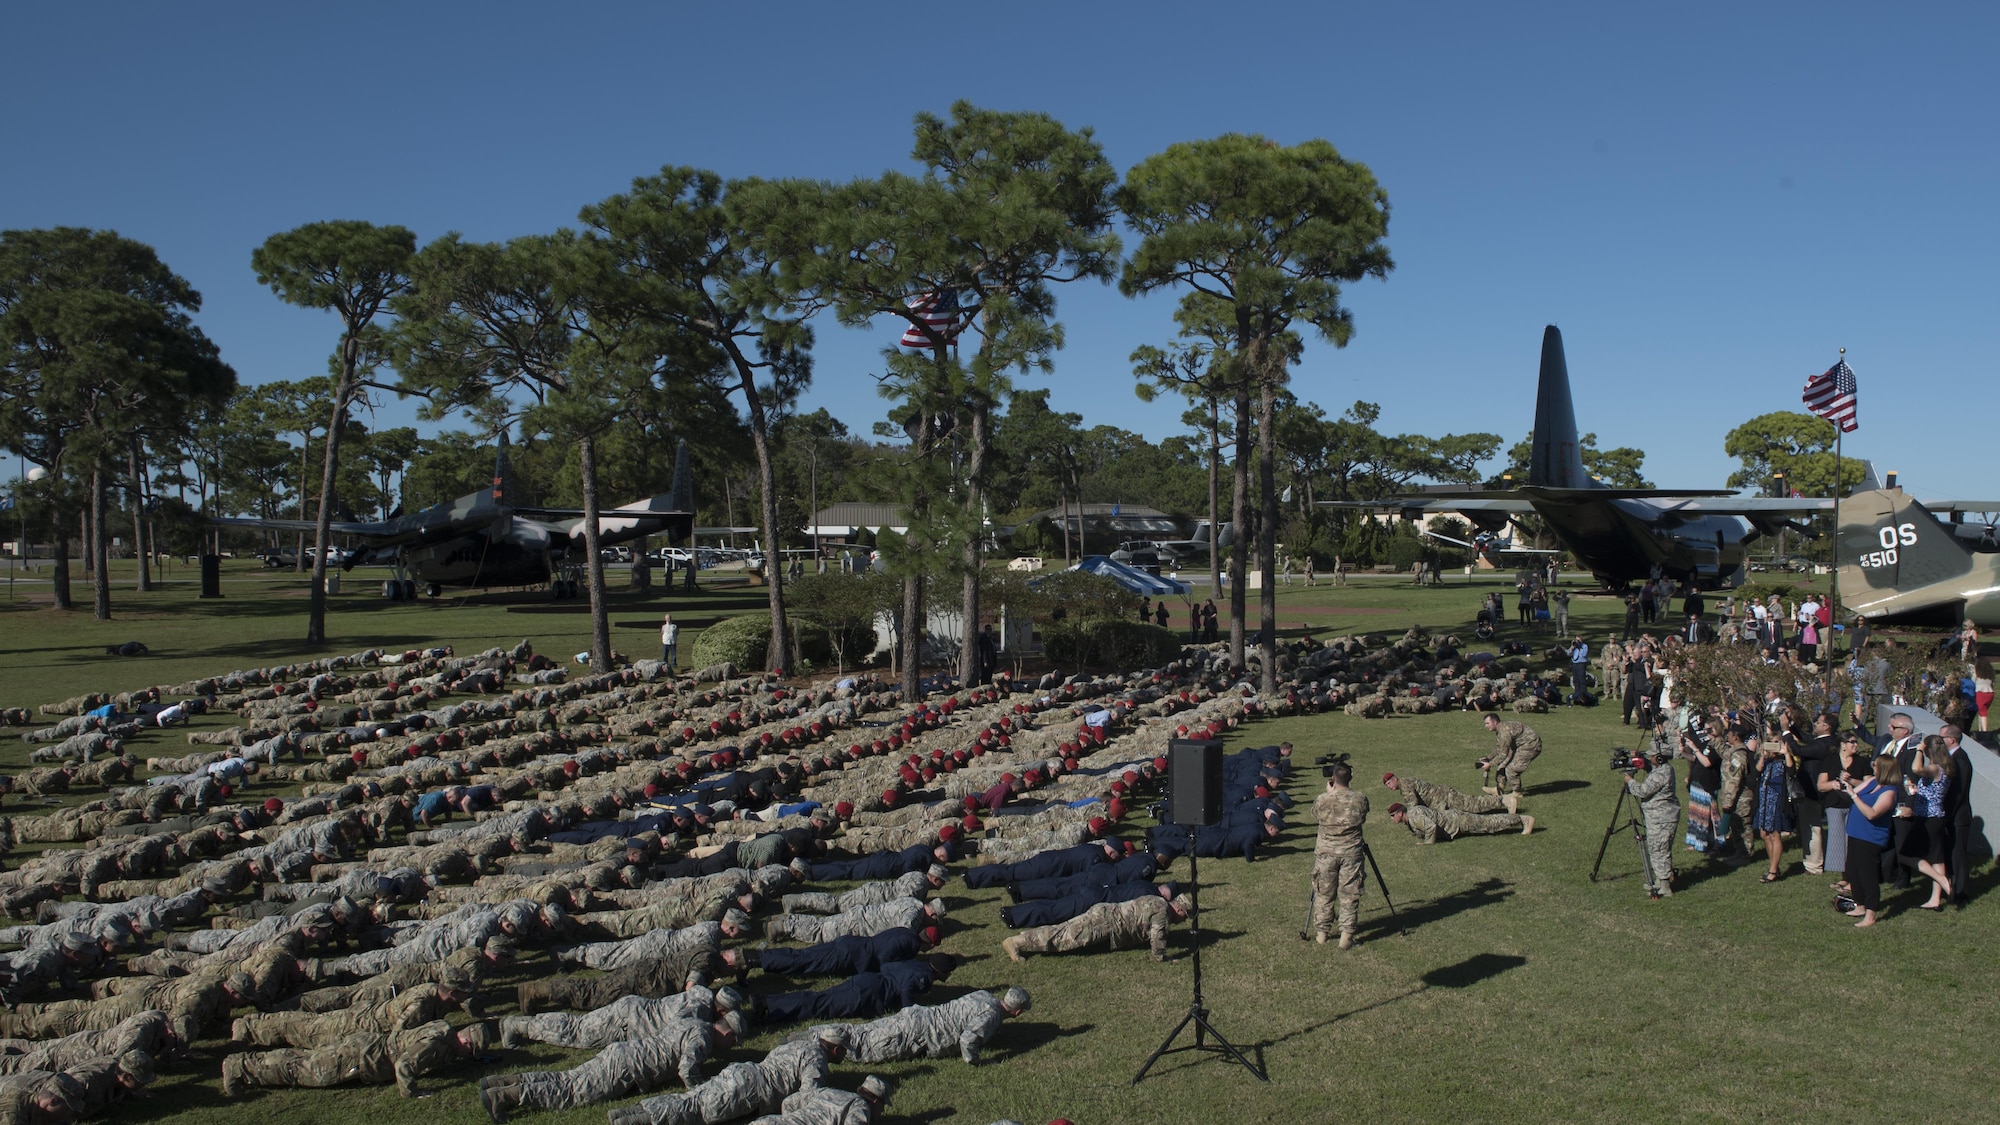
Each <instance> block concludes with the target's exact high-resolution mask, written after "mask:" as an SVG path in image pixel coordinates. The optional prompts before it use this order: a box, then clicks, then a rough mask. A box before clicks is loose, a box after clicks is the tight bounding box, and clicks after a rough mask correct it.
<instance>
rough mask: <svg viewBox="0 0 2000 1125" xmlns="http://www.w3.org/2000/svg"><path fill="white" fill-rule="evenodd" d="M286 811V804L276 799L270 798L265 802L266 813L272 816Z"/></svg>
mask: <svg viewBox="0 0 2000 1125" xmlns="http://www.w3.org/2000/svg"><path fill="white" fill-rule="evenodd" d="M284 809H285V802H283V801H280V800H278V799H277V798H276V797H270V798H267V799H266V800H265V801H264V811H265V812H267V813H270V814H271V815H272V816H276V815H278V814H279V813H281V812H283V811H284Z"/></svg>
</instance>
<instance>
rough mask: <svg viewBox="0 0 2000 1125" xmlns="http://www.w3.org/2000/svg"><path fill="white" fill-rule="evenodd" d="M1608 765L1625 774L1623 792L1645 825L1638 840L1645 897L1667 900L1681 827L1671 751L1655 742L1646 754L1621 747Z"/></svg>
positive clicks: (1671, 887)
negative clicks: (1633, 801) (1632, 800)
mask: <svg viewBox="0 0 2000 1125" xmlns="http://www.w3.org/2000/svg"><path fill="white" fill-rule="evenodd" d="M1611 765H1612V768H1614V769H1620V770H1624V771H1625V791H1626V792H1627V793H1630V794H1631V795H1632V796H1633V797H1634V798H1636V799H1637V800H1638V802H1639V819H1640V821H1641V822H1642V823H1644V824H1645V826H1646V834H1645V835H1644V836H1641V837H1640V838H1639V858H1640V861H1641V863H1642V865H1643V866H1644V868H1645V874H1646V895H1647V897H1649V898H1655V899H1660V898H1666V897H1668V896H1670V895H1672V894H1673V893H1674V835H1675V833H1677V832H1679V831H1680V825H1681V802H1680V796H1679V795H1678V794H1677V793H1676V792H1675V790H1674V758H1673V751H1672V750H1671V749H1670V748H1668V747H1665V746H1662V745H1661V744H1660V743H1658V742H1657V741H1656V742H1655V743H1654V744H1653V748H1652V750H1651V751H1648V752H1634V751H1631V750H1627V749H1625V748H1624V747H1622V746H1621V747H1619V748H1617V749H1615V750H1613V751H1612V752H1611Z"/></svg>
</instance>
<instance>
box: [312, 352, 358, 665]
mask: <svg viewBox="0 0 2000 1125" xmlns="http://www.w3.org/2000/svg"><path fill="white" fill-rule="evenodd" d="M360 350H361V341H360V340H359V339H358V338H356V337H355V335H354V334H353V332H351V331H350V332H349V333H348V335H347V338H346V339H345V340H343V341H341V349H340V358H341V373H340V382H339V383H338V384H336V385H335V386H334V388H333V414H332V420H331V421H329V422H328V423H327V428H326V456H325V458H323V459H322V461H321V469H320V478H319V513H318V515H317V517H316V518H315V519H314V521H313V565H312V588H311V589H310V590H308V591H307V596H308V597H309V598H310V599H311V600H310V601H309V602H308V603H307V605H308V607H309V608H308V609H307V611H306V643H307V644H309V645H323V644H325V643H326V555H327V547H328V546H329V545H330V544H329V540H331V538H332V536H333V478H334V474H335V470H337V469H338V468H339V466H340V460H339V458H340V434H341V431H343V430H345V429H346V428H347V402H348V399H349V398H351V397H352V396H353V394H354V369H355V367H356V366H357V365H358V363H359V360H360Z"/></svg>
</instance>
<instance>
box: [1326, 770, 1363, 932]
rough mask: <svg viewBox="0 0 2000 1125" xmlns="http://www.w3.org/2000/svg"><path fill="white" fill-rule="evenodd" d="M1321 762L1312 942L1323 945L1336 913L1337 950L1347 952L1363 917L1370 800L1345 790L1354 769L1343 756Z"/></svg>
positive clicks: (1331, 928) (1351, 790) (1352, 778)
mask: <svg viewBox="0 0 2000 1125" xmlns="http://www.w3.org/2000/svg"><path fill="white" fill-rule="evenodd" d="M1320 761H1321V766H1320V772H1321V773H1322V774H1324V775H1325V776H1326V792H1324V793H1321V794H1320V795H1319V797H1318V798H1317V799H1316V800H1314V801H1313V819H1314V820H1315V821H1318V822H1319V836H1318V839H1317V840H1315V841H1314V843H1313V877H1312V893H1313V910H1312V925H1313V940H1314V941H1317V942H1319V943H1320V944H1322V945H1324V944H1325V943H1326V939H1327V938H1328V937H1330V936H1331V934H1332V930H1333V924H1334V916H1335V913H1336V909H1337V910H1338V914H1339V922H1340V948H1342V949H1351V948H1353V946H1354V942H1355V937H1354V931H1355V929H1356V927H1357V926H1358V925H1359V923H1360V918H1361V864H1362V860H1363V849H1364V848H1365V847H1366V845H1365V844H1364V843H1363V841H1362V838H1361V826H1362V824H1363V823H1364V822H1365V821H1366V820H1367V819H1368V798H1367V797H1366V796H1365V795H1363V794H1361V793H1357V792H1355V791H1354V790H1353V789H1350V788H1348V782H1350V781H1353V780H1354V768H1353V767H1352V766H1350V765H1348V764H1347V755H1345V754H1330V755H1326V756H1324V757H1322V758H1321V759H1320Z"/></svg>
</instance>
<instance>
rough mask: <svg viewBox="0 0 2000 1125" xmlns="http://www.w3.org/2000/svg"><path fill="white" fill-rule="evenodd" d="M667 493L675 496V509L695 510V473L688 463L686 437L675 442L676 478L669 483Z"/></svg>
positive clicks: (682, 510)
mask: <svg viewBox="0 0 2000 1125" xmlns="http://www.w3.org/2000/svg"><path fill="white" fill-rule="evenodd" d="M667 494H668V495H669V496H672V497H673V498H674V501H673V504H674V510H675V511H677V512H692V511H694V473H693V472H692V471H690V466H689V464H688V443H687V439H686V438H681V439H679V440H678V441H676V442H674V479H673V481H672V482H671V483H669V484H668V485H667Z"/></svg>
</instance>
